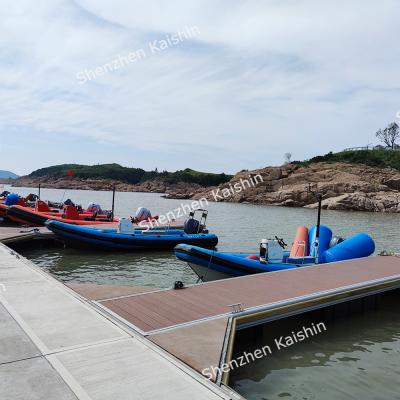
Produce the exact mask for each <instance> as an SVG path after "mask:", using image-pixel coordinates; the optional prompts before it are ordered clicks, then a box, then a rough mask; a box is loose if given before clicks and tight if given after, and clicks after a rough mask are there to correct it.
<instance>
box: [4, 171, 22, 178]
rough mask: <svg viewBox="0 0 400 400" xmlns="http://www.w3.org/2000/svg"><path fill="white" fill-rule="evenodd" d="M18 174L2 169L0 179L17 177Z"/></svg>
mask: <svg viewBox="0 0 400 400" xmlns="http://www.w3.org/2000/svg"><path fill="white" fill-rule="evenodd" d="M17 178H18V175H17V174H14V172H11V171H3V170H0V179H17Z"/></svg>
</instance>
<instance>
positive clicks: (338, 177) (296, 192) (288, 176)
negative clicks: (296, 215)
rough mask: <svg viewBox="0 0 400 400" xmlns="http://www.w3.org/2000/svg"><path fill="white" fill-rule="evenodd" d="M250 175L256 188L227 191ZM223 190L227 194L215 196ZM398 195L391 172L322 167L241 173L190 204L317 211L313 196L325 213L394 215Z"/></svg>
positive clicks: (399, 205) (399, 186)
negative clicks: (256, 179)
mask: <svg viewBox="0 0 400 400" xmlns="http://www.w3.org/2000/svg"><path fill="white" fill-rule="evenodd" d="M256 175H260V176H261V177H262V182H259V183H258V184H256V185H255V186H252V187H250V188H246V189H245V190H241V191H235V190H232V189H231V190H230V188H234V187H235V184H237V187H241V186H243V185H242V184H241V182H243V181H244V180H246V179H247V180H248V179H249V176H252V177H255V176H256ZM224 189H225V193H227V194H228V192H232V194H231V195H229V196H226V197H223V196H221V193H223V192H224ZM309 189H311V191H310V190H309ZM399 190H400V172H399V171H398V170H396V169H392V168H376V167H370V166H366V165H361V164H360V165H357V164H347V163H325V162H322V163H311V164H307V165H298V164H289V165H285V166H282V167H268V168H263V169H259V170H254V171H250V172H247V171H243V172H240V173H238V174H237V175H235V176H234V177H233V178H232V180H231V181H230V182H228V183H226V184H222V185H220V186H217V187H215V188H214V189H213V190H205V191H198V192H197V193H196V194H195V195H194V196H193V198H195V199H199V198H201V197H206V198H207V199H208V200H210V201H227V202H239V203H254V204H269V205H276V206H286V207H309V208H314V207H316V206H317V204H316V196H315V194H314V193H315V192H318V193H321V194H322V196H323V207H324V208H325V209H329V210H355V211H375V212H393V213H398V212H400V192H399ZM313 192H314V193H313ZM216 193H217V196H216ZM177 195H178V196H179V195H180V194H179V193H177ZM172 196H173V195H172ZM221 197H223V198H221Z"/></svg>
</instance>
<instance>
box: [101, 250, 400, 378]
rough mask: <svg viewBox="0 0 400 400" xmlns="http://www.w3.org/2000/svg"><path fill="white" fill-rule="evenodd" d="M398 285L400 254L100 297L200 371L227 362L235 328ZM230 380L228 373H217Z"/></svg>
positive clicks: (111, 309) (107, 308) (106, 305)
mask: <svg viewBox="0 0 400 400" xmlns="http://www.w3.org/2000/svg"><path fill="white" fill-rule="evenodd" d="M399 287H400V258H399V257H396V256H387V257H369V258H363V259H358V260H352V261H344V262H338V263H334V264H330V265H329V266H328V265H317V266H312V267H302V268H299V269H292V270H285V271H278V272H267V273H264V274H256V275H249V276H246V277H240V278H232V279H225V280H221V281H214V282H209V283H204V284H200V285H193V286H189V287H187V288H185V289H180V290H173V289H170V290H159V291H153V292H151V293H142V294H134V295H127V296H121V297H116V298H113V299H106V300H102V301H96V302H95V304H96V305H97V306H99V307H100V308H101V309H103V310H104V311H106V312H108V313H109V314H110V315H111V316H112V317H115V318H118V319H120V320H121V319H122V320H123V321H124V322H125V324H126V325H127V326H128V327H130V328H131V329H133V330H135V331H137V332H139V333H140V334H142V335H143V336H146V337H147V338H148V339H149V340H151V341H153V342H154V343H156V344H158V345H159V346H160V347H162V348H163V349H165V350H166V351H168V352H169V353H170V354H173V355H174V356H175V357H177V358H179V359H180V360H182V361H183V362H185V363H187V364H189V365H190V366H191V367H193V368H194V369H196V370H197V371H198V372H201V371H203V370H205V369H207V368H209V367H211V366H215V367H218V366H220V365H222V364H228V363H229V361H230V360H231V356H232V348H233V342H234V335H235V332H236V331H237V330H238V329H244V328H247V327H250V326H255V325H260V324H264V323H266V322H268V321H272V320H275V319H279V318H284V317H288V316H291V315H295V314H301V313H305V312H308V311H311V310H316V309H319V308H325V307H328V306H331V305H335V304H339V303H343V302H348V301H352V300H355V299H359V298H363V297H369V296H372V295H375V294H378V293H382V292H385V291H389V290H394V289H397V288H399ZM213 379H214V381H216V382H217V383H221V382H223V383H225V384H226V383H227V375H226V374H224V373H222V374H221V375H220V376H218V375H217V376H213Z"/></svg>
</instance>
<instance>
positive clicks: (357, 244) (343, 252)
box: [323, 233, 375, 262]
mask: <svg viewBox="0 0 400 400" xmlns="http://www.w3.org/2000/svg"><path fill="white" fill-rule="evenodd" d="M374 251H375V242H374V241H373V239H372V238H371V237H370V236H369V235H367V234H366V233H357V234H356V235H354V236H351V237H350V238H348V239H346V240H344V241H343V242H341V243H339V244H337V245H336V246H334V247H332V248H330V249H328V250H326V251H325V252H324V253H323V258H324V260H325V262H336V261H344V260H350V259H354V258H362V257H368V256H370V255H371V254H372V253H373V252H374Z"/></svg>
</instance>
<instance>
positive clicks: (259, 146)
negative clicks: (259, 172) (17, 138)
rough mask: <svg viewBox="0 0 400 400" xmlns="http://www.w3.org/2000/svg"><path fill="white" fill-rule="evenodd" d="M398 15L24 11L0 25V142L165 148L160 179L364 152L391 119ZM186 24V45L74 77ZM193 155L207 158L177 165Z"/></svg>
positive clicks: (321, 7)
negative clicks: (180, 172) (200, 151)
mask: <svg viewBox="0 0 400 400" xmlns="http://www.w3.org/2000/svg"><path fill="white" fill-rule="evenodd" d="M399 11H400V7H399V3H398V2H397V1H392V0H383V1H381V2H375V1H372V0H369V1H359V0H354V1H351V2H348V1H344V0H339V1H338V0H336V1H325V2H315V1H293V0H280V1H275V0H270V1H257V0H254V1H238V0H230V1H228V0H224V1H223V0H201V1H200V0H191V1H190V2H185V1H175V2H164V1H155V0H153V1H152V2H146V1H138V0H131V1H127V0H114V1H113V2H109V1H105V0H79V1H78V0H77V1H75V2H74V1H61V0H59V1H37V2H30V1H20V2H18V4H12V5H10V6H8V8H7V9H5V10H2V13H1V15H0V26H1V27H2V28H1V32H0V49H1V50H0V87H1V91H0V134H4V132H6V131H7V129H8V128H9V127H16V128H17V132H18V128H20V129H21V131H24V132H25V131H26V130H29V129H31V130H32V132H37V131H44V132H50V133H52V134H53V135H54V140H55V146H56V144H57V142H56V140H57V135H60V134H62V135H74V136H77V137H79V136H82V137H86V138H91V139H93V140H94V141H99V142H112V143H119V144H121V145H127V146H131V147H132V149H136V150H139V151H142V152H146V151H150V150H157V151H160V152H164V153H163V154H165V157H166V161H164V167H165V168H169V169H174V168H183V167H186V166H190V167H195V168H203V169H209V170H212V169H215V168H224V169H226V170H229V171H230V172H232V171H235V170H239V169H241V168H245V167H249V168H252V167H258V166H261V165H265V164H269V163H279V162H281V161H282V154H283V153H284V152H286V151H288V150H290V151H291V152H292V153H293V156H294V158H297V159H299V158H303V157H307V156H310V155H313V154H318V153H320V152H326V151H329V150H337V149H340V148H342V147H346V146H352V145H354V146H356V145H364V144H366V143H368V142H371V140H373V133H374V131H375V129H377V128H378V127H380V126H382V125H384V124H386V123H387V122H390V120H393V119H394V118H395V115H396V112H397V111H398V109H399V93H400V87H399V85H398V76H397V75H398V65H399V61H400V54H399V51H398V43H397V38H398V36H399V33H400V32H399V30H400V29H399V25H398V21H397V18H398V15H399ZM190 26H197V27H198V28H199V29H200V32H201V34H200V35H199V36H198V37H197V38H196V39H194V40H192V41H188V42H185V43H182V44H181V45H178V46H176V47H174V48H170V49H167V50H165V51H164V52H162V53H159V54H153V55H149V56H148V57H146V59H144V60H141V61H139V62H137V63H135V64H132V65H129V66H127V67H125V68H121V69H119V70H118V71H113V72H111V73H109V74H107V75H105V76H103V77H99V78H98V79H96V80H94V81H92V82H88V83H86V84H84V85H80V84H79V83H78V81H77V79H76V73H77V72H79V71H82V70H84V69H85V68H87V69H94V68H96V66H101V65H104V64H105V63H107V62H108V61H110V60H112V59H113V58H114V57H115V56H117V55H118V54H126V53H127V52H129V51H134V50H136V49H139V48H142V47H145V46H147V43H148V41H149V40H154V39H161V38H163V36H164V35H165V34H166V33H168V34H171V33H173V32H175V31H177V30H179V29H182V28H184V27H190ZM193 145H198V146H204V145H206V146H208V147H207V149H208V151H207V153H208V154H209V155H211V157H207V159H206V160H204V157H203V158H202V157H198V156H197V155H196V156H192V157H190V156H189V155H188V156H187V159H180V160H177V159H176V157H174V156H173V155H174V149H175V150H176V149H178V150H179V151H181V152H183V149H185V148H186V149H187V153H188V154H189V153H190V151H193V152H195V151H196V150H195V147H191V146H193ZM222 149H225V152H224V151H223V150H222ZM224 153H225V154H224ZM217 157H218V158H219V159H218V160H217V159H216V158H217ZM115 161H117V162H118V161H119V160H118V159H115ZM204 161H206V162H204ZM154 162H155V163H156V164H157V165H158V166H159V167H160V163H159V162H158V160H157V162H156V161H154ZM191 163H193V165H192V164H191ZM202 163H203V165H202ZM149 164H151V161H149Z"/></svg>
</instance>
